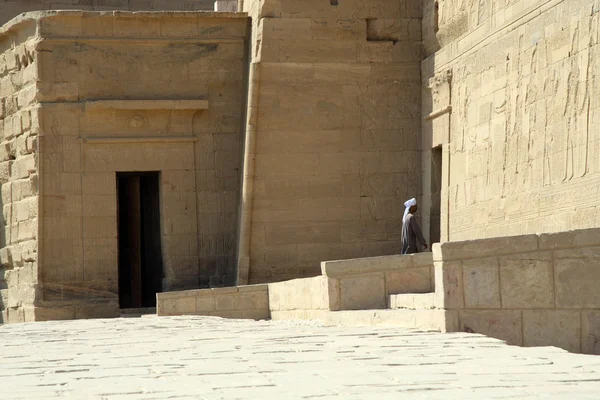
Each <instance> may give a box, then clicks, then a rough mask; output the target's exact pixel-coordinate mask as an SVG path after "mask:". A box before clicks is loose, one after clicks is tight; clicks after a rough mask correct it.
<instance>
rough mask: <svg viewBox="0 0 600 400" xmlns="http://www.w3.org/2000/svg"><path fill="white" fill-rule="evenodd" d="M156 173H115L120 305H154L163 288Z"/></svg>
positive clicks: (131, 306) (135, 306) (157, 175)
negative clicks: (157, 294)
mask: <svg viewBox="0 0 600 400" xmlns="http://www.w3.org/2000/svg"><path fill="white" fill-rule="evenodd" d="M159 178H160V174H159V173H158V172H123V173H117V199H118V203H117V218H118V246H119V304H120V307H121V308H142V307H156V293H158V292H160V291H161V289H162V279H163V276H164V274H163V264H162V250H161V232H160V194H159Z"/></svg>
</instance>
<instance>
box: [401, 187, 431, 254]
mask: <svg viewBox="0 0 600 400" xmlns="http://www.w3.org/2000/svg"><path fill="white" fill-rule="evenodd" d="M404 207H406V209H405V210H404V217H403V218H402V254H414V253H418V252H419V248H418V247H417V240H418V241H419V243H421V245H422V246H423V248H424V249H427V242H426V241H425V238H424V237H423V234H422V233H421V228H419V224H418V223H417V220H416V219H415V216H414V214H415V213H416V212H417V210H418V207H417V200H416V199H414V198H413V199H410V200H407V201H406V202H405V203H404Z"/></svg>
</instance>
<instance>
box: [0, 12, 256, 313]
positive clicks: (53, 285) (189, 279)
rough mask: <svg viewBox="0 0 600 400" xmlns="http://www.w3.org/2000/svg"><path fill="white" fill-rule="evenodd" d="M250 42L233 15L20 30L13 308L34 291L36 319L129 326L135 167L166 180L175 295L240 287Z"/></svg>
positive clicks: (165, 235)
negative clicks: (125, 230)
mask: <svg viewBox="0 0 600 400" xmlns="http://www.w3.org/2000/svg"><path fill="white" fill-rule="evenodd" d="M246 33H247V18H246V16H245V15H244V14H231V13H218V14H215V13H127V12H123V13H114V14H113V13H110V14H103V13H91V12H80V11H64V12H43V13H31V14H26V15H24V16H22V17H18V18H16V19H14V20H13V21H11V23H9V24H7V25H5V26H4V28H3V31H2V34H1V35H0V43H1V44H2V45H3V46H4V48H3V53H2V58H1V59H0V75H1V78H2V81H1V82H2V86H1V87H0V90H1V93H2V97H1V101H2V102H1V104H2V114H1V116H2V118H1V119H0V122H1V125H0V126H1V127H2V128H3V129H2V153H0V154H4V155H2V158H3V159H2V164H1V165H2V183H3V187H2V199H3V208H4V220H5V221H7V223H6V225H7V229H6V233H5V235H3V236H2V240H4V241H6V243H7V244H8V245H7V246H5V245H4V244H3V245H2V246H1V247H2V263H3V267H2V268H3V270H2V271H3V273H2V276H1V277H2V279H1V282H2V283H1V286H0V290H3V292H2V293H3V295H2V299H3V302H4V301H6V299H8V302H9V305H10V306H11V307H18V306H19V305H21V303H20V302H21V300H17V297H15V296H13V294H11V293H12V291H14V293H15V294H16V293H17V291H18V293H19V297H18V298H19V299H20V298H22V299H23V301H27V302H28V304H33V303H35V305H36V307H37V308H36V311H35V312H36V315H35V318H36V319H57V318H58V319H60V318H85V317H91V316H114V315H118V308H119V304H118V254H117V253H118V240H117V193H116V190H117V188H116V186H117V181H116V174H117V173H119V172H135V171H157V172H159V186H160V214H161V217H160V219H161V220H160V224H161V241H162V255H163V268H164V276H163V281H162V286H163V290H166V291H168V290H178V289H188V288H199V287H209V286H223V285H231V284H233V283H234V282H235V279H236V276H235V262H234V260H235V251H236V229H237V210H238V199H239V187H240V179H239V164H240V161H241V154H240V148H241V139H242V135H241V134H240V129H241V128H242V120H243V113H244V110H245V91H244V87H245V81H244V79H245V78H244V77H245V47H246V46H245V40H246ZM27 35H31V37H32V38H31V39H29V36H27ZM14 43H16V46H15V45H14ZM17 56H18V57H17ZM28 82H30V83H29V84H28ZM173 100H177V101H173ZM186 104H189V106H186ZM38 133H39V151H37V146H38V144H37V139H38V138H37V137H36V136H37V134H38ZM36 173H39V176H40V180H39V181H40V185H39V190H38V188H37V176H38V174H36ZM38 202H39V210H40V211H39V215H40V218H39V220H37V219H36V218H37V215H38ZM5 238H6V239H5ZM36 238H37V242H36V241H35V239H36ZM16 246H18V247H16ZM36 252H37V253H36ZM17 267H18V268H20V270H18V271H17V270H16V269H15V268H17ZM5 270H7V271H8V272H4V271H5ZM26 272H27V273H26ZM28 279H31V280H32V283H35V282H37V283H38V286H37V291H35V292H34V291H33V290H32V291H28V290H29V286H28V285H29V282H30V281H29V280H28ZM7 287H8V288H9V291H8V297H7V294H6V292H5V290H6V288H7ZM30 292H31V293H30ZM34 295H35V296H34ZM15 302H16V303H15ZM38 314H39V316H38ZM32 318H33V317H32Z"/></svg>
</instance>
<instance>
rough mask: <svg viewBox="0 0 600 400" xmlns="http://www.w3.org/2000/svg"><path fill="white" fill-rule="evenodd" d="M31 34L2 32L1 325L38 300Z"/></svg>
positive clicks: (25, 316) (29, 27) (20, 317)
mask: <svg viewBox="0 0 600 400" xmlns="http://www.w3.org/2000/svg"><path fill="white" fill-rule="evenodd" d="M35 33H36V31H35V24H34V23H27V24H24V25H23V26H22V27H20V28H19V29H11V28H10V27H2V28H0V184H1V187H0V192H1V200H0V206H1V207H2V215H1V216H0V311H1V313H0V323H2V322H20V321H25V320H32V318H33V317H32V315H33V314H32V305H33V303H34V302H35V301H36V299H37V297H38V296H37V290H36V284H37V283H38V253H37V249H38V242H37V239H38V229H37V222H38V197H37V194H38V173H37V168H38V133H39V123H38V120H39V118H38V116H39V109H38V106H37V104H36V102H35V95H36V89H35V88H36V80H37V78H38V62H39V60H38V57H37V54H36V53H35V46H36V43H37V39H36V37H35Z"/></svg>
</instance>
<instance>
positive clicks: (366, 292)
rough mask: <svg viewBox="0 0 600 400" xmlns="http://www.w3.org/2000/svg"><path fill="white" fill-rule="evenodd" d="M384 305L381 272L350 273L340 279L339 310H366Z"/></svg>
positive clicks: (384, 297) (383, 282) (383, 279)
mask: <svg viewBox="0 0 600 400" xmlns="http://www.w3.org/2000/svg"><path fill="white" fill-rule="evenodd" d="M385 306H386V293H385V278H384V276H383V273H376V274H365V275H352V276H349V277H347V278H344V279H342V280H340V309H341V310H368V309H377V308H385Z"/></svg>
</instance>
